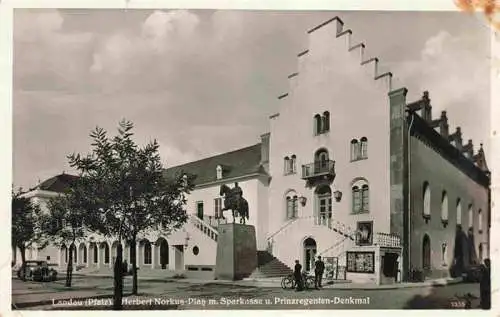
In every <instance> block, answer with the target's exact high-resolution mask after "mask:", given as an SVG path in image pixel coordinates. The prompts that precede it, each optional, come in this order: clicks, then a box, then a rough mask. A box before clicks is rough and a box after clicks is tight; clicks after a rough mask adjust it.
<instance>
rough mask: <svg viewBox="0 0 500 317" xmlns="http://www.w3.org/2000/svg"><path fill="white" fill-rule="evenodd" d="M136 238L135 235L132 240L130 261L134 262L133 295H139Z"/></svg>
mask: <svg viewBox="0 0 500 317" xmlns="http://www.w3.org/2000/svg"><path fill="white" fill-rule="evenodd" d="M136 244H137V241H136V238H135V237H133V238H132V241H130V261H131V262H132V295H137V253H136Z"/></svg>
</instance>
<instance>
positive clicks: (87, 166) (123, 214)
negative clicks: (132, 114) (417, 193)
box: [68, 120, 193, 309]
mask: <svg viewBox="0 0 500 317" xmlns="http://www.w3.org/2000/svg"><path fill="white" fill-rule="evenodd" d="M132 129H133V124H132V122H130V121H126V120H122V121H121V122H120V123H119V128H118V135H116V136H115V137H113V138H109V137H108V136H107V132H106V131H105V130H104V129H102V128H99V127H97V128H96V129H95V130H94V131H92V133H91V134H90V137H91V139H92V140H93V143H92V147H93V149H92V152H91V153H90V154H87V155H86V156H82V155H80V154H72V155H70V156H69V157H68V158H69V162H70V165H71V166H72V167H74V168H76V169H77V170H78V171H79V174H80V175H79V176H80V178H81V179H82V181H81V182H80V185H81V186H82V187H81V188H82V192H83V193H84V195H80V197H79V199H81V201H80V202H78V204H79V205H84V206H86V209H87V210H88V211H89V216H88V217H92V218H93V220H92V221H88V222H87V225H88V227H89V228H90V229H91V230H93V231H96V232H99V233H101V234H103V235H105V236H108V237H113V238H116V239H117V240H118V247H117V254H116V261H115V266H114V308H115V309H121V299H122V296H123V269H122V259H123V245H122V242H129V243H130V246H131V255H130V257H131V262H132V271H133V286H132V293H133V294H137V288H138V286H137V266H136V256H137V255H136V252H135V251H136V247H135V246H136V243H137V237H138V235H140V234H143V233H146V232H150V231H151V230H159V231H160V232H161V233H164V234H168V233H170V231H171V230H175V229H178V228H180V227H182V225H183V224H184V223H185V222H186V220H187V214H186V211H185V210H184V206H185V203H186V194H188V193H189V191H190V189H192V179H193V177H192V176H191V175H187V176H186V177H182V175H177V176H176V177H175V178H174V179H167V178H165V176H164V173H163V172H164V171H163V165H162V163H161V158H160V155H159V144H158V142H157V141H156V140H154V141H152V142H150V143H148V144H147V145H145V146H144V147H142V148H141V147H139V146H138V145H136V144H135V143H134V141H133V140H132V136H133V133H132V132H131V131H132ZM158 224H161V225H160V226H159V225H158Z"/></svg>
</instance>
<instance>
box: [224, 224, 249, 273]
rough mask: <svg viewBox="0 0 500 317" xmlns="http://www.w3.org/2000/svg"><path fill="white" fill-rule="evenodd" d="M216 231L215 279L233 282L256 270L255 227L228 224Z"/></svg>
mask: <svg viewBox="0 0 500 317" xmlns="http://www.w3.org/2000/svg"><path fill="white" fill-rule="evenodd" d="M217 230H218V232H219V236H218V238H217V258H216V265H215V278H216V279H219V280H232V281H234V280H241V279H243V278H245V277H248V276H250V274H252V272H253V271H254V270H255V269H256V268H257V241H256V238H255V227H254V226H249V225H242V224H237V223H234V224H233V223H228V224H221V225H219V226H218V228H217Z"/></svg>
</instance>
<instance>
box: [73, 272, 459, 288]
mask: <svg viewBox="0 0 500 317" xmlns="http://www.w3.org/2000/svg"><path fill="white" fill-rule="evenodd" d="M75 275H76V274H73V276H75ZM78 276H81V277H84V276H89V277H106V278H112V276H109V275H106V274H78ZM128 277H129V276H126V277H125V278H128ZM130 277H132V276H130ZM138 280H139V281H151V282H159V283H161V282H165V283H171V282H179V283H186V284H212V285H233V286H244V287H267V288H281V284H279V283H278V284H275V283H272V284H269V285H255V284H254V285H252V283H263V284H265V283H266V281H259V280H255V281H247V282H241V281H227V282H221V281H218V280H194V281H193V280H190V279H176V278H163V279H162V278H157V277H147V276H145V277H140V276H138ZM463 282H464V281H463V278H456V279H450V280H444V281H442V280H441V281H436V280H434V281H428V282H420V283H398V284H389V285H373V286H364V285H353V284H350V283H339V284H333V285H325V286H324V287H323V288H324V289H336V290H347V291H349V290H375V289H377V290H396V289H405V288H418V287H441V286H446V285H453V284H459V283H463ZM339 285H342V286H341V287H338V286H339ZM344 285H345V287H344Z"/></svg>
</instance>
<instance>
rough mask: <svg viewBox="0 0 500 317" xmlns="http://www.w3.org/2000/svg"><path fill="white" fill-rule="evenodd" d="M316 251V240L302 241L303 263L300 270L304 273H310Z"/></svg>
mask: <svg viewBox="0 0 500 317" xmlns="http://www.w3.org/2000/svg"><path fill="white" fill-rule="evenodd" d="M316 251H317V250H316V240H314V239H313V238H307V239H306V240H305V241H304V263H303V264H302V268H303V269H304V270H305V271H311V270H312V269H313V268H314V260H315V258H316Z"/></svg>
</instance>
